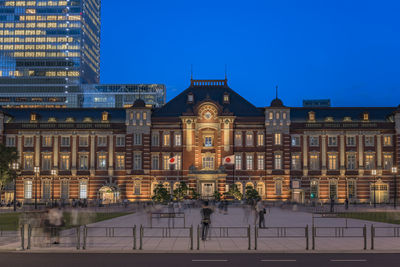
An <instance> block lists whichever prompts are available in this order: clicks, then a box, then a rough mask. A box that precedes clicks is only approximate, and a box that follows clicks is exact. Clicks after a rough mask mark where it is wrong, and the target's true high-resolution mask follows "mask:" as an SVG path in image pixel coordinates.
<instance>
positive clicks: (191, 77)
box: [190, 64, 193, 80]
mask: <svg viewBox="0 0 400 267" xmlns="http://www.w3.org/2000/svg"><path fill="white" fill-rule="evenodd" d="M190 80H193V64H190Z"/></svg>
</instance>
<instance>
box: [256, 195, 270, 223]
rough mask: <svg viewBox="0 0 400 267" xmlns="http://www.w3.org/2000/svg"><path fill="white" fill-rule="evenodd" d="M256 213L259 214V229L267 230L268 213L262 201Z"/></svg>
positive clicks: (258, 204) (259, 202)
mask: <svg viewBox="0 0 400 267" xmlns="http://www.w3.org/2000/svg"><path fill="white" fill-rule="evenodd" d="M256 211H257V214H258V227H260V228H265V213H267V211H266V209H265V207H264V205H263V203H262V201H261V200H260V201H258V203H257V206H256Z"/></svg>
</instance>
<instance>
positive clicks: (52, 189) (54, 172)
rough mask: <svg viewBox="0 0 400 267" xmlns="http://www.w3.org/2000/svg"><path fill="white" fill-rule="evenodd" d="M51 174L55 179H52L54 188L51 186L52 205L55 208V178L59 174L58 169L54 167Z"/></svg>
mask: <svg viewBox="0 0 400 267" xmlns="http://www.w3.org/2000/svg"><path fill="white" fill-rule="evenodd" d="M51 175H52V176H53V179H52V180H51V183H52V185H51V186H52V188H51V207H52V208H54V180H55V178H56V176H57V170H56V169H53V170H51Z"/></svg>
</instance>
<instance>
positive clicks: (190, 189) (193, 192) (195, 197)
mask: <svg viewBox="0 0 400 267" xmlns="http://www.w3.org/2000/svg"><path fill="white" fill-rule="evenodd" d="M189 192H190V193H189V195H190V196H191V197H192V199H199V198H200V194H199V193H197V192H196V190H195V189H194V188H189Z"/></svg>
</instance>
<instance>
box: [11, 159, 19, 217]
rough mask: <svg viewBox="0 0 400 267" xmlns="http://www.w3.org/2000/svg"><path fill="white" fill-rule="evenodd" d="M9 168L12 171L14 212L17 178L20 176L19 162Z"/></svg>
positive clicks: (15, 208)
mask: <svg viewBox="0 0 400 267" xmlns="http://www.w3.org/2000/svg"><path fill="white" fill-rule="evenodd" d="M11 167H12V169H13V171H14V201H13V203H14V211H17V178H18V176H20V175H21V170H20V168H19V162H14V163H13V164H12V166H11Z"/></svg>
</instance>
